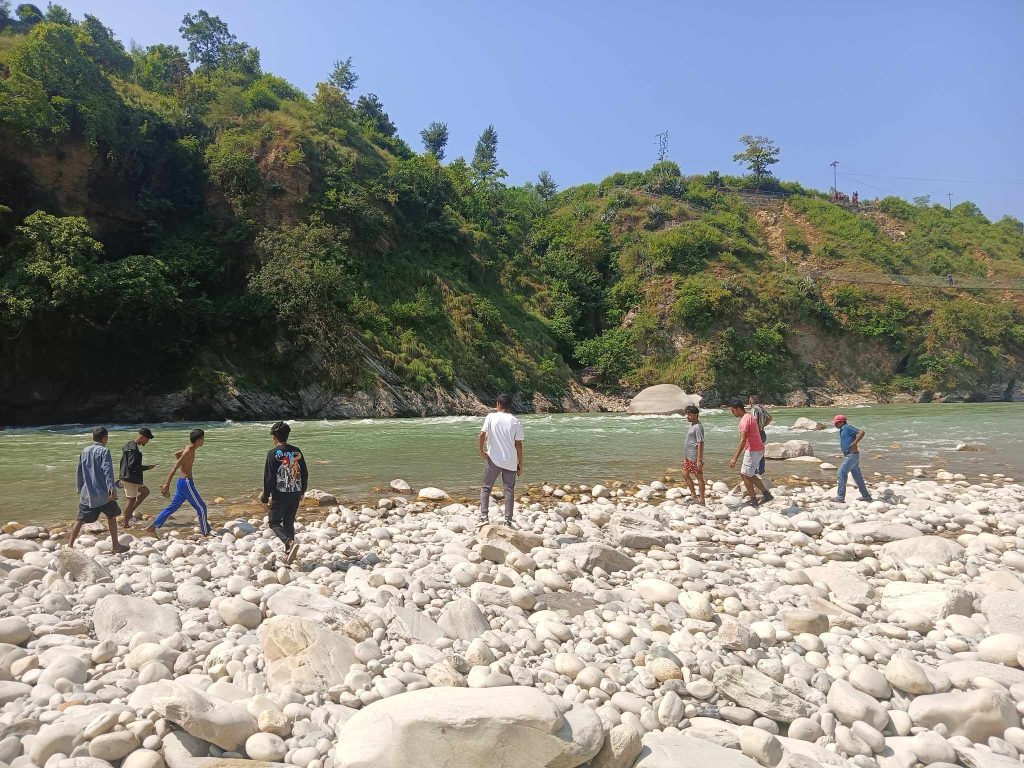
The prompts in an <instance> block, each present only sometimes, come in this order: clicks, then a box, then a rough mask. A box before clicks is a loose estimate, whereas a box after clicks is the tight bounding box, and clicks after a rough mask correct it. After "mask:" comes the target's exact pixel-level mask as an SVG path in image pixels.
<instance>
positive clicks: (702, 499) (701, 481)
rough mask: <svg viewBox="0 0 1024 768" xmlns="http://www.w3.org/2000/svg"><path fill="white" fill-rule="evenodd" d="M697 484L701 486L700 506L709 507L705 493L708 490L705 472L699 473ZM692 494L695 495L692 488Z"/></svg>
mask: <svg viewBox="0 0 1024 768" xmlns="http://www.w3.org/2000/svg"><path fill="white" fill-rule="evenodd" d="M697 484H698V485H699V486H700V505H701V506H702V507H704V506H707V504H706V502H707V498H706V496H705V491H706V489H707V483H705V482H704V473H703V472H698V473H697ZM690 493H691V494H692V493H693V487H692V486H691V487H690Z"/></svg>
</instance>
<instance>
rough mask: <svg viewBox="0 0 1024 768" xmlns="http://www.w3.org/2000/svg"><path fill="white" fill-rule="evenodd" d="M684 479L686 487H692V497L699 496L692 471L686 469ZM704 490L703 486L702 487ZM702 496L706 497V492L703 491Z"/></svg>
mask: <svg viewBox="0 0 1024 768" xmlns="http://www.w3.org/2000/svg"><path fill="white" fill-rule="evenodd" d="M683 480H685V481H686V487H687V488H689V489H690V498H691V499H695V498H697V489H696V488H694V487H693V478H691V477H690V473H689V472H687V471H686V470H685V469H684V470H683ZM702 490H703V488H702ZM701 498H702V499H703V498H704V494H703V493H701Z"/></svg>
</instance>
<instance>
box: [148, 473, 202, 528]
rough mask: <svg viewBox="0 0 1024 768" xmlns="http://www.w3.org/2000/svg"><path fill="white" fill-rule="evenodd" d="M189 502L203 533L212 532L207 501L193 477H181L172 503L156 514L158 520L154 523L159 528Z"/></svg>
mask: <svg viewBox="0 0 1024 768" xmlns="http://www.w3.org/2000/svg"><path fill="white" fill-rule="evenodd" d="M186 501H187V502H188V503H189V504H191V505H192V509H194V510H195V511H196V517H198V518H199V530H200V531H202V532H203V534H207V533H209V532H210V523H209V521H208V520H207V519H206V502H205V501H203V499H202V497H201V496H200V495H199V491H197V490H196V484H195V482H194V481H193V480H192V478H191V477H179V478H178V485H177V486H175V488H174V498H173V499H171V503H170V504H168V505H167V507H165V508H164V511H163V512H161V513H160V514H159V515H157V516H156V520H154V521H153V525H154V526H155V527H156V528H159V527H160V526H162V525H163V524H164V523H166V522H167V519H168V518H169V517H170V516H171V515H173V514H174V513H175V512H177V511H178V508H179V507H180V506H181V505H182V504H184V503H185V502H186Z"/></svg>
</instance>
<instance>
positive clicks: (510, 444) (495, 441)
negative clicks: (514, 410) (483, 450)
mask: <svg viewBox="0 0 1024 768" xmlns="http://www.w3.org/2000/svg"><path fill="white" fill-rule="evenodd" d="M480 431H481V432H483V433H484V434H485V435H487V455H488V456H489V457H490V458H491V461H493V462H494V463H495V465H496V466H499V467H501V468H502V469H515V468H516V467H518V466H519V457H518V455H517V454H516V441H517V440H518V441H520V442H521V441H522V439H523V422H521V421H520V420H519V419H517V418H516V417H515V416H513V415H512V414H511V413H504V412H502V411H496V412H494V413H489V414H487V418H485V419H484V425H483V426H482V427H481V428H480Z"/></svg>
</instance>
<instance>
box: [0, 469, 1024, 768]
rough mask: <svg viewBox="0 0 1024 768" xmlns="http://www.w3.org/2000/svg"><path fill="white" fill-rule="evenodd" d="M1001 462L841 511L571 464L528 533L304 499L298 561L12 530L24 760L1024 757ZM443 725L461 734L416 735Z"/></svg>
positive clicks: (148, 764)
mask: <svg viewBox="0 0 1024 768" xmlns="http://www.w3.org/2000/svg"><path fill="white" fill-rule="evenodd" d="M982 480H983V482H979V483H972V482H968V481H967V480H957V479H956V478H955V477H950V478H949V479H944V478H943V479H940V478H934V479H933V478H921V477H917V478H909V479H901V480H899V481H893V482H884V481H876V482H873V483H871V484H870V485H871V487H872V491H873V493H874V495H875V497H876V498H875V501H873V502H871V503H863V502H860V501H858V500H856V499H854V498H851V499H850V501H849V503H848V504H846V505H845V506H839V505H836V504H834V503H830V502H829V501H828V496H829V495H830V494H832V493H833V490H832V488H831V486H829V487H821V486H811V487H804V488H795V487H788V486H785V485H779V486H777V487H776V488H775V489H774V492H775V495H776V498H775V500H774V501H772V502H771V503H770V504H768V505H766V506H762V507H760V508H757V509H754V508H752V507H750V506H748V505H746V504H745V503H744V502H743V500H742V499H739V498H737V497H735V496H733V495H732V493H731V492H730V489H729V488H728V487H727V486H725V484H724V483H716V484H715V485H714V486H713V487H712V488H711V489H709V491H710V493H709V497H710V498H709V504H708V506H707V507H706V508H704V507H698V506H696V505H687V504H685V503H684V502H685V500H684V498H683V497H684V495H685V494H684V492H683V491H682V490H681V489H680V488H679V487H677V486H670V485H669V484H667V483H663V482H662V481H660V480H651V481H650V482H648V483H645V484H644V485H642V486H639V487H638V488H632V487H620V488H616V487H612V486H586V487H583V486H579V485H574V486H572V487H571V488H570V491H571V492H572V493H570V494H569V495H568V497H571V498H574V501H572V502H570V501H567V500H566V498H567V497H565V496H563V497H562V498H558V496H557V492H558V491H559V489H556V488H554V487H549V488H541V489H540V493H539V495H537V494H527V496H528V498H527V499H526V500H525V501H522V502H520V504H519V505H518V509H517V513H516V519H517V521H518V523H519V525H520V529H519V530H512V529H509V528H506V527H504V526H502V525H488V526H485V527H483V528H477V527H476V525H475V517H476V510H475V509H473V508H467V507H466V506H465V505H463V504H461V503H458V502H455V501H452V500H450V499H443V500H438V501H436V502H431V503H427V502H422V501H414V500H412V499H411V497H409V499H408V500H406V501H403V502H398V501H396V500H395V499H394V498H388V499H385V501H386V502H387V503H378V504H377V505H376V506H375V507H372V508H370V507H364V508H362V509H349V508H346V507H339V506H334V505H329V506H325V507H323V508H317V512H318V514H315V515H314V514H311V512H312V510H311V508H308V507H307V508H306V509H305V510H303V516H304V517H306V521H305V522H304V523H303V524H302V525H301V526H300V530H299V541H300V545H301V548H300V554H299V560H298V562H297V563H296V564H295V565H293V566H291V567H287V566H285V565H283V563H282V561H281V557H282V554H283V553H282V551H281V547H280V543H279V542H278V541H277V540H276V538H274V537H273V535H272V534H270V533H269V532H267V531H266V530H264V529H263V528H262V523H261V521H259V520H256V519H248V520H246V519H235V520H230V521H226V523H227V524H226V525H224V526H222V527H221V528H219V529H217V530H215V533H214V535H213V536H211V537H209V538H205V539H204V538H201V537H198V536H195V535H191V534H190V532H188V531H185V532H181V533H183V534H184V535H178V534H179V532H177V531H175V532H171V533H170V535H168V536H165V537H163V538H161V539H152V538H139V539H135V538H133V537H131V536H130V535H129V536H125V537H123V538H122V543H125V544H127V545H129V547H130V551H129V553H128V554H126V555H123V556H114V555H111V554H109V549H110V547H109V541H108V540H106V539H105V537H104V535H103V534H92V533H89V532H83V534H82V537H81V538H80V540H79V546H78V547H77V548H76V549H74V550H69V549H67V548H66V547H63V546H60V540H59V539H56V538H53V537H52V535H51V534H50V533H48V532H47V531H45V530H44V529H42V528H39V527H34V528H33V527H25V528H16V527H15V526H14V525H13V524H11V523H8V524H7V526H5V527H4V532H3V533H0V566H2V567H0V606H2V607H3V615H4V618H2V619H0V642H3V643H6V644H7V645H5V646H3V647H4V648H5V649H6V655H5V656H4V657H0V668H2V669H3V670H4V675H5V677H6V678H7V679H6V680H4V681H3V682H0V695H2V698H3V701H4V702H5V705H4V708H3V710H2V712H0V728H2V729H3V730H4V731H5V732H6V733H17V734H18V738H16V739H13V740H12V739H4V740H2V741H0V760H2V761H3V762H4V763H5V764H8V765H11V766H12V768H28V766H40V768H43V767H46V768H79V766H86V768H108V767H109V768H114V766H116V765H121V768H163V767H164V766H166V768H197V767H201V766H203V765H208V766H210V767H211V768H212V766H215V765H220V764H222V763H220V762H219V761H223V760H236V761H240V762H235V763H232V765H233V766H234V768H285V764H287V765H290V766H293V768H353V767H354V766H356V765H363V764H366V763H364V762H359V760H360V759H361V757H360V756H365V757H366V759H367V760H369V761H370V763H373V764H381V765H397V764H403V765H410V766H426V765H430V764H436V763H437V762H438V761H440V760H442V759H444V758H443V757H442V756H443V755H445V754H448V751H449V750H451V749H456V750H458V753H459V754H460V755H462V756H463V758H464V759H465V760H466V761H469V762H467V763H466V764H467V765H469V764H472V765H482V764H489V763H490V764H497V765H499V766H501V768H511V767H512V766H533V765H534V764H536V765H537V766H540V765H542V764H545V763H544V761H539V762H536V763H534V762H530V761H529V760H527V761H526V762H523V760H522V758H521V756H522V755H530V754H535V752H533V750H537V749H542V750H543V754H545V755H548V756H549V757H550V756H551V755H558V756H560V757H559V758H558V759H559V761H560V762H559V764H561V765H565V766H567V768H579V767H581V766H583V765H584V764H587V763H588V761H592V762H590V763H589V764H590V765H591V766H594V765H598V766H602V765H618V766H634V763H635V766H636V768H644V766H645V765H646V763H645V762H644V761H645V759H646V758H643V757H642V752H643V750H645V749H646V750H647V753H648V754H655V755H661V756H662V757H663V758H664V761H663V762H656V763H651V765H684V766H687V765H694V764H693V763H692V760H691V759H692V758H693V756H694V755H701V756H702V757H701V759H702V761H704V764H708V765H730V766H736V767H737V768H756V766H758V765H760V766H762V768H765V767H767V766H774V767H775V768H778V766H781V765H786V764H797V763H799V764H800V765H801V766H804V767H805V768H822V767H823V766H835V767H836V768H867V766H868V762H867V761H870V763H871V764H872V765H881V764H882V763H879V762H876V760H878V759H882V758H884V756H885V755H886V754H889V753H891V752H897V750H899V752H898V753H901V754H906V755H910V756H911V757H910V758H908V761H907V762H906V764H908V765H909V764H912V763H913V762H914V761H915V760H916V761H917V762H925V763H935V762H936V760H933V759H930V756H934V755H935V754H939V753H940V752H941V754H942V756H943V757H949V758H950V760H955V761H957V762H963V759H964V757H963V756H966V757H968V758H973V757H974V756H975V755H980V754H983V753H984V754H989V755H991V754H992V753H991V752H985V749H983V748H987V749H989V750H991V748H992V746H991V745H992V744H993V743H995V742H993V741H992V740H991V737H995V738H996V739H998V740H1000V743H1002V744H1005V745H1006V747H1005V748H1004V747H1001V749H1004V752H1003V753H1001V754H1006V755H1007V756H1009V752H1008V750H1010V749H1012V750H1014V752H1013V754H1014V755H1017V754H1024V752H1019V751H1017V750H1018V748H1017V747H1016V746H1014V745H1015V744H1017V743H1019V744H1020V745H1021V747H1024V741H1021V740H1019V739H1018V738H1017V735H1016V734H1017V731H1018V730H1020V725H1021V720H1020V714H1019V713H1018V712H1019V710H1021V709H1024V686H1021V685H1019V683H1024V671H1021V670H1020V669H1019V667H1018V664H1019V662H1018V658H1017V655H1018V653H1020V654H1024V634H1018V632H1020V629H1022V628H1020V627H1019V621H1020V618H1019V617H1020V615H1021V609H1022V608H1024V551H1022V550H1024V540H1021V539H1020V538H1019V537H1018V536H1017V535H1016V530H1017V527H1018V526H1019V525H1021V524H1022V523H1024V514H1021V512H1020V509H1021V508H1022V503H1024V484H1019V483H1015V482H1011V481H1010V480H1009V479H1008V478H1005V479H1000V478H996V477H991V478H987V479H984V478H983V479H982ZM535 490H536V489H535ZM321 510H322V514H321V513H320V512H321ZM497 510H498V507H497V505H494V506H492V509H491V513H492V519H493V517H494V516H495V515H496V514H497ZM1015 628H1016V629H1015ZM493 688H500V689H501V690H500V691H493V690H490V689H493ZM950 697H953V698H952V699H950ZM467 713H468V714H467ZM826 715H828V716H826ZM982 716H983V717H982ZM979 718H982V719H981V720H979ZM528 723H533V725H529V727H522V725H520V724H528ZM537 723H540V724H541V725H539V726H538V725H537ZM385 724H387V727H388V728H389V729H391V730H390V731H389V733H391V734H392V737H391V738H387V739H381V738H380V732H381V728H383V727H384V725H385ZM939 724H941V725H942V727H941V728H940V727H938V726H939ZM12 728H17V729H18V730H17V731H12V730H11V729H12ZM424 728H429V729H435V728H441V729H443V731H444V733H445V734H446V736H445V738H444V740H443V741H437V742H435V741H434V740H431V739H427V740H426V741H423V740H414V742H415V744H416V746H415V748H413V747H410V746H408V745H409V744H411V743H413V742H410V741H409V739H410V738H411V734H413V733H416V732H422V731H423V729H424ZM915 734H917V735H915ZM920 734H926V737H921V738H919V735H920ZM22 736H24V738H22ZM499 747H500V748H502V749H506V750H511V751H512V753H513V754H514V755H515V756H516V757H514V758H509V760H499V761H498V762H497V763H494V762H493V760H492V758H493V755H494V754H495V750H497V749H499ZM411 749H415V752H411V751H410V750H411ZM925 750H927V751H925ZM599 753H613V754H616V755H617V756H618V758H619V760H618V761H617V762H613V763H607V762H602V760H601V759H600V758H598V757H597V756H598V755H599ZM77 758H87V759H88V761H89V762H88V764H86V763H85V762H84V761H81V762H73V761H74V760H75V759H77ZM210 758H213V759H215V760H216V761H218V762H213V761H210V760H209V759H210ZM638 758H639V762H635V761H636V760H637V759H638ZM865 758H866V760H865ZM51 759H52V762H51ZM547 759H549V758H545V760H547ZM688 760H691V762H687V761H688ZM122 761H123V763H122ZM200 761H201V762H200ZM784 761H788V762H784ZM648 762H649V760H648ZM945 762H949V760H945ZM223 764H224V765H227V764H226V763H223ZM963 764H972V765H973V764H976V762H964V763H963ZM1010 764H1016V763H1015V762H1011V763H1010Z"/></svg>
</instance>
